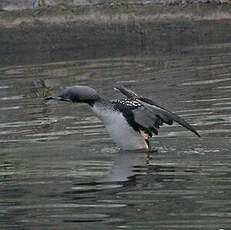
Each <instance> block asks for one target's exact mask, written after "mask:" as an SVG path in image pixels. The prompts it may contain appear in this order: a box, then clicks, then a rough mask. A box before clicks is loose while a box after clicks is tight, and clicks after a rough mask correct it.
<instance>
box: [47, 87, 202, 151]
mask: <svg viewBox="0 0 231 230" xmlns="http://www.w3.org/2000/svg"><path fill="white" fill-rule="evenodd" d="M115 89H116V90H118V91H119V92H121V93H122V94H124V95H125V96H126V97H127V98H126V99H122V100H107V99H104V98H102V97H100V96H99V95H98V93H97V92H96V91H95V90H94V89H92V88H90V87H88V86H72V87H68V88H66V89H65V90H64V92H62V93H61V94H60V95H58V96H50V97H47V98H45V99H46V100H59V101H67V102H72V103H87V104H89V105H90V106H91V107H92V110H93V111H94V112H95V113H96V115H97V116H98V117H99V118H100V119H101V120H102V121H103V123H104V125H105V127H106V129H107V131H108V133H109V135H110V136H111V137H112V139H113V141H114V142H115V143H116V144H117V145H118V146H119V147H120V148H122V149H124V150H138V149H147V150H148V151H149V150H150V149H151V147H150V143H149V140H148V139H149V138H150V137H152V135H153V134H156V135H157V134H158V129H159V128H160V126H161V125H162V124H163V123H165V124H168V125H172V123H173V121H175V122H177V123H179V124H180V125H182V126H183V127H185V128H186V129H188V130H190V131H192V132H193V133H194V134H196V135H197V136H198V137H200V135H199V134H198V133H197V131H196V130H195V129H194V128H193V127H192V126H191V125H190V124H188V123H187V122H186V121H185V120H184V119H183V118H181V117H179V116H177V115H176V114H174V113H172V112H170V111H168V110H166V109H164V108H162V107H161V106H159V105H157V104H155V103H154V102H152V101H151V100H150V99H148V98H145V97H143V96H139V95H137V94H136V93H134V92H133V91H131V90H129V89H126V88H123V87H117V88H115Z"/></svg>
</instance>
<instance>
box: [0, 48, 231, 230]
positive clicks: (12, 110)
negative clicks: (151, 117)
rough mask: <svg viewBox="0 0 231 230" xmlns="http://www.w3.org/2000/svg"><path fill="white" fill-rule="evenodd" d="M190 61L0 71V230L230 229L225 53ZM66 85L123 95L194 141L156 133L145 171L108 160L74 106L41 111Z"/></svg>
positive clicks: (87, 119)
mask: <svg viewBox="0 0 231 230" xmlns="http://www.w3.org/2000/svg"><path fill="white" fill-rule="evenodd" d="M193 49H194V50H196V51H195V52H196V54H193V53H192V52H191V53H189V54H187V55H180V56H177V55H166V56H155V57H153V56H148V57H142V58H141V57H132V56H130V57H124V58H108V59H94V60H82V61H81V60H79V61H69V62H58V63H48V64H33V65H21V66H6V67H2V68H1V69H0V78H1V81H0V111H1V115H0V147H1V148H0V226H1V229H4V230H8V229H10V230H12V229H17V230H21V229H23V230H24V229H60V230H63V229H158V230H159V229H176V230H178V229H184V230H185V229H203V230H204V229H206V230H213V229H214V230H218V229H230V226H231V218H230V217H231V208H230V186H231V180H230V176H231V173H230V172H231V155H230V145H231V139H230V137H231V129H230V127H231V118H230V111H231V102H230V88H231V76H230V72H231V64H230V63H231V53H229V52H225V53H224V52H221V50H220V49H219V47H216V46H213V47H210V49H209V52H207V51H208V50H207V49H204V48H203V47H193ZM75 84H84V85H89V86H92V87H94V88H95V89H97V90H98V91H99V93H100V94H104V95H105V97H109V98H117V97H119V95H118V92H115V91H113V89H112V88H113V87H114V86H118V85H125V86H127V87H129V88H131V89H132V90H134V91H135V92H137V93H139V94H141V95H145V96H146V97H149V98H151V99H153V100H154V101H156V102H157V103H159V104H161V105H162V106H164V107H166V108H168V109H170V110H171V111H174V112H176V113H177V114H179V115H181V116H183V117H184V118H185V119H186V120H187V121H188V122H189V123H191V124H193V125H194V126H195V127H196V128H197V130H198V131H199V133H200V134H201V138H197V137H196V136H194V135H193V134H192V133H190V132H189V131H187V130H185V129H184V128H182V127H179V126H177V125H173V126H171V127H169V126H165V127H162V128H161V131H160V135H159V136H157V137H155V138H153V139H152V140H151V144H152V146H153V147H155V148H157V149H158V152H157V153H152V155H151V159H149V160H147V158H146V153H145V152H124V151H122V150H119V149H118V148H117V147H116V146H115V145H114V144H113V142H112V141H111V139H110V138H109V136H108V135H107V133H106V131H105V129H104V127H103V125H102V123H101V122H100V121H99V120H98V119H97V118H96V117H95V116H94V114H93V113H92V111H91V109H90V108H89V107H87V106H86V105H83V104H79V105H74V104H68V103H62V102H45V101H44V100H43V98H44V97H45V96H47V95H51V94H55V93H57V92H59V91H60V90H62V89H63V88H64V87H66V86H71V85H75Z"/></svg>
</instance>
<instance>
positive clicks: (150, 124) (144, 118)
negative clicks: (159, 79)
mask: <svg viewBox="0 0 231 230" xmlns="http://www.w3.org/2000/svg"><path fill="white" fill-rule="evenodd" d="M116 89H117V90H119V91H120V92H121V93H122V94H124V95H125V96H127V97H128V98H129V99H132V100H136V101H137V102H139V103H140V104H142V105H143V106H142V107H140V108H139V109H136V110H134V111H133V113H134V120H135V121H136V122H137V123H139V124H140V125H142V126H143V127H145V128H147V129H149V130H151V129H154V130H155V131H152V132H154V133H155V134H157V133H158V132H157V129H158V128H159V126H160V125H162V123H166V124H168V125H171V124H172V123H173V121H175V122H177V123H178V124H180V125H182V126H183V127H185V128H186V129H188V130H190V131H191V132H193V133H194V134H195V135H197V136H198V137H200V135H199V134H198V132H197V131H196V130H195V129H194V128H193V127H192V126H191V125H190V124H189V123H188V122H186V121H185V120H184V119H183V118H181V117H179V116H178V115H176V114H175V113H172V112H170V111H168V110H166V109H164V108H162V107H161V106H159V105H157V104H155V103H154V102H152V101H151V100H150V99H148V98H144V97H142V96H138V95H137V94H136V93H134V92H133V91H131V90H128V89H126V88H116Z"/></svg>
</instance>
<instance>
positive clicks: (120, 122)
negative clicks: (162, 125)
mask: <svg viewBox="0 0 231 230" xmlns="http://www.w3.org/2000/svg"><path fill="white" fill-rule="evenodd" d="M93 111H94V112H95V113H96V114H97V116H98V117H99V118H100V119H101V120H102V121H103V122H104V124H105V127H106V129H107V131H108V133H109V135H110V136H111V138H112V139H113V141H114V142H115V143H116V144H117V145H118V146H119V147H121V148H122V149H124V150H136V149H147V148H148V146H147V144H146V142H145V139H144V137H143V136H142V135H141V134H140V133H138V132H137V131H135V130H134V129H133V128H132V127H131V126H130V125H129V124H128V122H127V120H126V119H125V117H124V116H123V115H122V113H120V112H119V111H112V110H110V109H107V108H104V107H102V106H99V105H97V104H96V105H94V106H93Z"/></svg>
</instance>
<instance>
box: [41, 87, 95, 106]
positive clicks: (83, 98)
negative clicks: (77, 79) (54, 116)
mask: <svg viewBox="0 0 231 230" xmlns="http://www.w3.org/2000/svg"><path fill="white" fill-rule="evenodd" d="M99 99H100V97H99V95H98V93H97V92H96V91H95V90H94V89H92V88H90V87H88V86H79V85H77V86H72V87H68V88H66V89H65V90H64V91H63V92H62V93H61V94H59V95H57V96H50V97H47V98H45V100H58V101H67V102H72V103H88V104H93V103H94V102H95V101H97V100H99Z"/></svg>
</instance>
